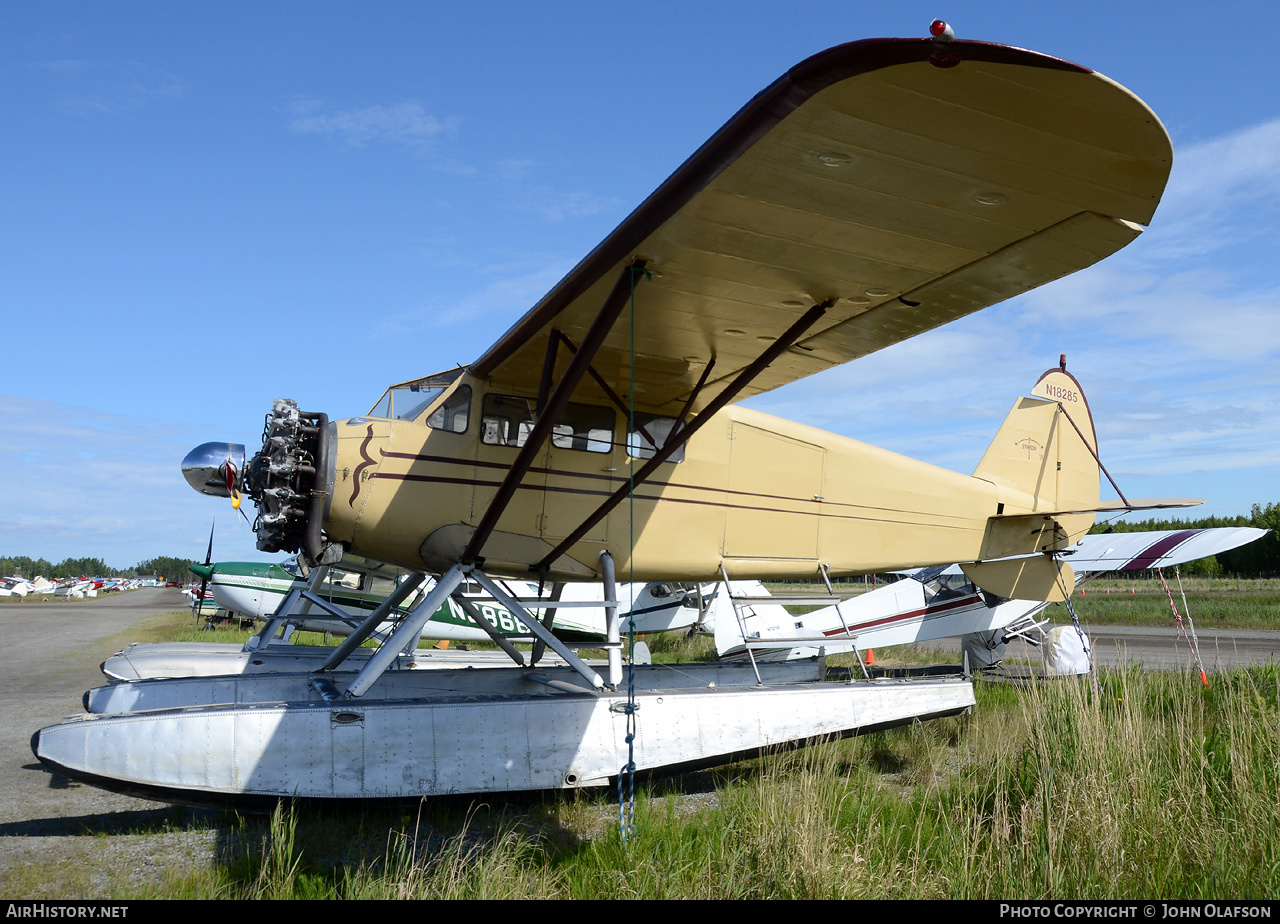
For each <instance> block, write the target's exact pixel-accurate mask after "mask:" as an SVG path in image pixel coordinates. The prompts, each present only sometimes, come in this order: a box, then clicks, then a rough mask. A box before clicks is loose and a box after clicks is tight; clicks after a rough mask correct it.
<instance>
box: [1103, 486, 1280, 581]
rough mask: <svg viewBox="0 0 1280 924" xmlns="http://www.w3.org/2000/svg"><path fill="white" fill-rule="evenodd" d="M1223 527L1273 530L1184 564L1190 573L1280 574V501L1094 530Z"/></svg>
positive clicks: (1133, 530) (1111, 524) (1132, 531)
mask: <svg viewBox="0 0 1280 924" xmlns="http://www.w3.org/2000/svg"><path fill="white" fill-rule="evenodd" d="M1221 526H1257V527H1261V528H1262V529H1266V530H1270V532H1268V533H1267V534H1266V535H1265V536H1263V537H1262V538H1261V539H1259V540H1257V541H1256V542H1250V543H1249V544H1248V545H1244V546H1241V547H1240V548H1238V549H1231V550H1230V551H1228V552H1221V553H1219V554H1218V555H1216V556H1213V555H1211V556H1209V557H1208V558H1202V559H1201V560H1200V561H1198V562H1189V563H1188V564H1186V565H1183V566H1182V570H1183V572H1184V573H1188V574H1241V575H1246V576H1247V575H1251V574H1277V573H1280V503H1274V504H1267V505H1266V506H1265V507H1264V506H1262V505H1261V504H1254V505H1253V507H1252V508H1250V510H1249V515H1248V516H1234V517H1199V518H1187V519H1182V518H1181V517H1173V518H1171V519H1167V520H1157V519H1148V520H1132V521H1128V522H1123V521H1117V522H1115V523H1097V524H1094V527H1093V529H1091V530H1089V532H1091V533H1105V532H1113V533H1138V532H1148V531H1151V530H1156V529H1213V528H1215V527H1221Z"/></svg>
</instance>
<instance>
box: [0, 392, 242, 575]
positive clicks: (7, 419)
mask: <svg viewBox="0 0 1280 924" xmlns="http://www.w3.org/2000/svg"><path fill="white" fill-rule="evenodd" d="M0 428H3V431H4V433H5V439H4V440H3V441H2V442H0V482H3V483H4V484H5V485H7V486H8V487H9V490H8V492H7V494H6V498H5V503H4V504H3V505H2V506H0V538H2V539H3V542H4V545H5V547H4V549H2V550H0V551H2V552H3V553H4V554H10V555H29V556H31V557H33V558H34V557H41V556H42V557H44V558H47V559H49V560H51V561H59V560H61V559H63V558H68V557H72V558H80V557H99V558H102V559H104V560H105V561H106V562H107V563H108V564H110V565H114V566H120V567H129V566H132V565H134V564H136V563H137V562H139V561H141V560H143V559H146V558H152V557H155V556H156V555H176V556H189V557H192V558H195V557H197V556H201V557H202V556H203V554H204V544H203V543H204V542H205V541H207V538H208V530H209V522H210V521H211V520H213V519H215V518H216V519H217V520H218V523H219V537H220V538H219V541H218V545H217V547H216V549H215V551H217V552H218V554H219V555H224V554H225V555H234V556H235V557H237V558H244V557H250V558H258V559H260V558H262V557H263V556H262V555H261V553H257V552H256V550H254V548H253V538H252V533H251V532H250V530H249V528H248V526H247V525H245V524H244V523H243V521H240V520H239V517H238V516H236V515H234V514H233V513H232V511H231V509H230V504H229V502H224V503H223V504H219V503H218V502H217V501H216V500H215V499H213V498H203V497H201V496H200V495H198V494H196V493H195V492H194V491H192V490H191V488H190V487H189V486H188V485H187V483H186V481H185V480H184V479H183V478H182V475H181V472H180V469H179V465H180V463H181V461H182V458H183V456H185V455H186V453H187V451H188V450H189V449H191V448H192V447H193V446H195V445H197V444H198V443H200V442H203V441H204V439H205V437H204V435H203V434H200V433H198V432H196V430H195V428H194V427H191V426H187V425H183V424H181V423H175V422H174V421H172V420H163V421H162V420H135V419H130V418H126V417H121V416H118V415H112V414H107V413H103V412H101V411H96V410H90V409H86V408H76V407H70V406H67V405H62V404H58V403H56V402H52V401H37V400H32V399H29V398H15V397H9V396H0ZM247 512H248V513H249V514H250V515H252V507H250V509H249V511H247ZM233 521H236V523H235V524H233ZM202 536H203V537H204V538H203V539H202V538H201V537H202Z"/></svg>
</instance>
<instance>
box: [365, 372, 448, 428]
mask: <svg viewBox="0 0 1280 924" xmlns="http://www.w3.org/2000/svg"><path fill="white" fill-rule="evenodd" d="M461 374H462V369H461V368H458V369H451V370H449V371H448V372H441V373H439V374H437V375H430V376H427V377H426V378H424V379H415V380H414V381H412V382H401V383H400V384H399V385H392V386H391V387H390V388H388V389H387V390H386V391H384V392H383V393H382V397H381V398H379V399H378V403H377V404H375V405H374V406H373V409H372V410H371V411H369V414H368V416H370V417H387V418H393V419H395V420H416V419H417V418H418V417H420V416H421V415H422V412H423V411H425V410H426V409H427V408H428V407H430V406H431V405H432V404H433V403H434V402H435V400H436V399H437V398H439V397H440V395H441V394H442V393H443V392H444V390H445V388H447V387H448V386H449V385H451V384H453V381H454V379H456V378H457V377H458V376H459V375H461Z"/></svg>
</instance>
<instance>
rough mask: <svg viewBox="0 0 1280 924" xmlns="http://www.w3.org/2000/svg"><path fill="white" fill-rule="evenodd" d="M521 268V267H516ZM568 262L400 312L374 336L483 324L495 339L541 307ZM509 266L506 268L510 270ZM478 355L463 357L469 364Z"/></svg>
mask: <svg viewBox="0 0 1280 924" xmlns="http://www.w3.org/2000/svg"><path fill="white" fill-rule="evenodd" d="M516 265H518V264H516ZM569 265H570V264H569V263H568V261H547V262H542V263H539V264H537V265H536V267H535V268H532V269H527V270H526V271H525V272H521V273H517V274H515V275H503V276H502V278H499V279H494V280H493V281H491V282H489V283H487V284H486V285H484V286H483V287H482V288H480V289H478V290H477V291H474V292H470V293H468V294H465V295H462V296H459V297H457V298H453V299H444V300H433V301H429V302H428V303H427V304H426V305H424V306H423V307H421V308H414V309H411V310H408V311H401V312H397V313H396V314H392V315H388V316H386V317H384V318H382V319H380V320H379V322H378V324H377V325H376V327H375V329H374V335H375V336H377V337H385V336H388V335H397V334H404V333H409V332H413V331H420V330H429V329H431V328H433V327H455V326H458V325H462V324H471V323H475V324H481V325H483V326H484V327H485V329H487V330H490V331H491V332H492V336H493V337H494V338H496V337H497V335H498V334H500V333H501V332H502V330H503V329H504V328H505V327H506V326H507V325H509V324H512V323H514V322H515V321H516V319H518V318H519V317H520V316H521V315H523V314H524V313H525V312H526V311H528V310H529V309H530V308H532V307H533V306H534V305H535V304H537V302H538V300H539V299H541V298H542V296H544V295H546V294H547V292H548V291H550V289H551V287H552V286H554V285H555V284H556V283H557V282H559V281H560V279H561V278H562V277H563V276H564V274H565V272H566V270H567V269H568V267H569ZM513 268H514V267H513V266H512V265H508V266H506V267H503V268H502V269H504V270H506V271H508V272H509V271H510V270H511V269H513ZM474 358H475V357H474V356H465V357H459V359H458V361H459V362H469V361H471V360H472V359H474Z"/></svg>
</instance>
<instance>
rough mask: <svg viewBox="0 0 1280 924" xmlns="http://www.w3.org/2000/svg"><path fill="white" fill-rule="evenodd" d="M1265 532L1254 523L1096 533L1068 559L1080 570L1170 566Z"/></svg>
mask: <svg viewBox="0 0 1280 924" xmlns="http://www.w3.org/2000/svg"><path fill="white" fill-rule="evenodd" d="M1266 534H1267V530H1265V529H1258V528H1257V527H1254V526H1226V527H1215V528H1211V529H1171V530H1157V531H1153V532H1140V533H1095V534H1094V535H1092V536H1085V537H1084V539H1082V540H1081V542H1080V545H1079V547H1078V549H1077V550H1076V551H1075V552H1073V553H1072V554H1071V555H1069V556H1068V557H1067V561H1069V562H1070V563H1071V567H1072V568H1074V569H1075V570H1076V571H1081V572H1087V571H1138V570H1141V569H1143V568H1169V567H1172V566H1173V565H1181V564H1183V563H1184V562H1189V561H1196V560H1197V559H1200V558H1206V557H1207V556H1209V555H1216V554H1218V553H1219V552H1226V551H1229V550H1230V549H1235V548H1239V547H1240V546H1242V545H1248V544H1249V543H1250V542H1253V541H1254V540H1256V539H1260V538H1262V537H1263V536H1265V535H1266Z"/></svg>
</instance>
